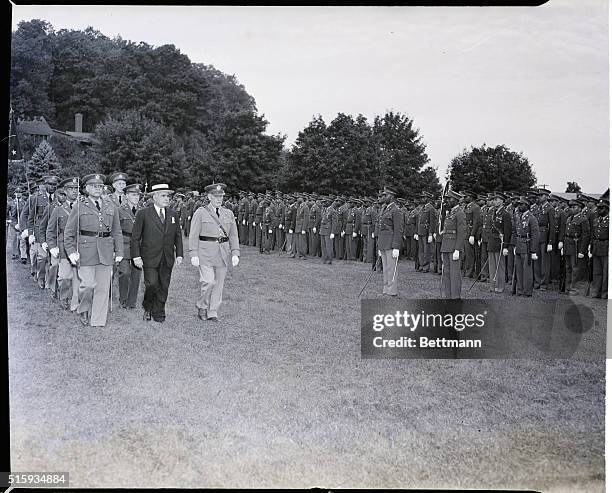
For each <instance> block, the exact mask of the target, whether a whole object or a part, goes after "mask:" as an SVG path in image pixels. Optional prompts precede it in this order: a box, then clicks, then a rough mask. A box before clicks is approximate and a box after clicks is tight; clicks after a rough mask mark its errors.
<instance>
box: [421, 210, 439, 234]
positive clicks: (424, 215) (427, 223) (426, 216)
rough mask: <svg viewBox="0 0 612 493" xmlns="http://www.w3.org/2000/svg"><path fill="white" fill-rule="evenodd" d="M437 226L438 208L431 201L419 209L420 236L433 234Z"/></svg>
mask: <svg viewBox="0 0 612 493" xmlns="http://www.w3.org/2000/svg"><path fill="white" fill-rule="evenodd" d="M436 228H437V223H436V209H435V207H434V206H433V205H432V204H431V203H429V202H427V203H426V204H425V205H424V206H423V207H422V209H421V210H420V211H419V217H418V223H417V233H418V234H419V236H429V235H433V234H434V233H435V231H436Z"/></svg>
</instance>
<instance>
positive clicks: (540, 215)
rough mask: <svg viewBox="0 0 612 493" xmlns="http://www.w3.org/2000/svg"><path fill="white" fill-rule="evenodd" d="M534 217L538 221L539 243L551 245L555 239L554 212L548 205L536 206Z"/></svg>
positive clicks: (546, 203)
mask: <svg viewBox="0 0 612 493" xmlns="http://www.w3.org/2000/svg"><path fill="white" fill-rule="evenodd" d="M534 215H535V217H536V219H537V220H538V228H539V229H540V243H547V244H549V245H552V244H553V242H554V237H555V210H554V208H553V207H552V206H551V205H550V204H549V203H548V202H544V203H543V204H541V205H540V204H538V205H537V206H536V207H535V208H534Z"/></svg>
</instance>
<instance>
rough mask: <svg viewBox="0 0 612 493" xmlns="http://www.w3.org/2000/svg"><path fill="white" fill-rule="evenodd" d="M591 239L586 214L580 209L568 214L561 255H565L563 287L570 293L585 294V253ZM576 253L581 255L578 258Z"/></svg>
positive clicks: (586, 278)
mask: <svg viewBox="0 0 612 493" xmlns="http://www.w3.org/2000/svg"><path fill="white" fill-rule="evenodd" d="M590 241H591V227H590V224H589V219H588V217H587V216H586V214H585V213H584V212H583V211H581V212H579V213H578V214H575V215H573V216H569V217H568V218H567V222H566V224H565V237H564V239H563V255H564V257H565V289H566V290H567V291H568V292H569V293H570V294H578V293H579V292H580V291H582V294H585V293H584V292H585V287H586V282H587V280H588V271H587V253H588V245H589V242H590ZM578 254H582V255H583V257H582V258H579V257H578Z"/></svg>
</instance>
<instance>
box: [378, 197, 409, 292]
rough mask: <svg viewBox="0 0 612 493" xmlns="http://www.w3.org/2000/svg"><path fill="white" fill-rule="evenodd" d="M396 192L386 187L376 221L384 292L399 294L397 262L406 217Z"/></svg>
mask: <svg viewBox="0 0 612 493" xmlns="http://www.w3.org/2000/svg"><path fill="white" fill-rule="evenodd" d="M395 196H396V192H395V190H393V189H392V188H388V187H385V189H384V194H383V197H382V202H383V204H384V205H383V206H382V208H381V210H380V214H379V215H378V221H377V223H376V236H377V238H378V252H377V253H378V256H379V257H380V258H381V261H382V267H383V294H386V295H389V296H397V294H398V293H397V277H398V276H397V274H398V273H397V264H398V261H399V251H400V248H401V247H402V235H403V231H402V227H403V224H404V218H403V214H402V211H401V210H400V208H399V207H398V206H397V204H396V202H395Z"/></svg>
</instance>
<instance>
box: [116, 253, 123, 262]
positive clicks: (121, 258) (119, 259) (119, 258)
mask: <svg viewBox="0 0 612 493" xmlns="http://www.w3.org/2000/svg"><path fill="white" fill-rule="evenodd" d="M122 260H123V257H122V256H121V255H119V256H118V257H115V262H117V263H119V262H121V261H122Z"/></svg>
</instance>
